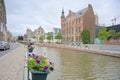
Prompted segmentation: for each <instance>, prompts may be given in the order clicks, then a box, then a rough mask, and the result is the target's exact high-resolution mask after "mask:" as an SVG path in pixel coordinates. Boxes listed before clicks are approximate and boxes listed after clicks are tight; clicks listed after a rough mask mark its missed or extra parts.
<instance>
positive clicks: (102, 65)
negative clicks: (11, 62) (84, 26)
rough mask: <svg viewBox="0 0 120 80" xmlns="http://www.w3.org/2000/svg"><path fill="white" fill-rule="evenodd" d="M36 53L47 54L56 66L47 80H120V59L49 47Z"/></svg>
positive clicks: (38, 48)
mask: <svg viewBox="0 0 120 80" xmlns="http://www.w3.org/2000/svg"><path fill="white" fill-rule="evenodd" d="M34 53H36V54H39V55H41V54H44V53H46V56H47V57H48V58H49V59H50V60H51V61H53V62H54V64H55V70H54V72H51V74H49V75H48V77H47V80H120V58H115V57H109V56H103V55H97V54H90V53H84V52H79V51H72V50H66V49H57V48H47V47H36V48H35V50H34Z"/></svg>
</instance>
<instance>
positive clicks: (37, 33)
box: [26, 26, 45, 42]
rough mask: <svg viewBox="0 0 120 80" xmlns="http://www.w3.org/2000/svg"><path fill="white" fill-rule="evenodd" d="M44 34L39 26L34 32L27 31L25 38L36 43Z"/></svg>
mask: <svg viewBox="0 0 120 80" xmlns="http://www.w3.org/2000/svg"><path fill="white" fill-rule="evenodd" d="M44 34H45V31H44V29H43V28H42V27H41V26H40V27H39V28H38V29H36V30H34V31H32V30H31V29H27V31H26V35H27V38H28V39H29V40H32V41H36V42H39V38H40V36H42V35H44ZM33 39H34V40H33Z"/></svg>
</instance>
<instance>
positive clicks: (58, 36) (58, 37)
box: [55, 32, 62, 41]
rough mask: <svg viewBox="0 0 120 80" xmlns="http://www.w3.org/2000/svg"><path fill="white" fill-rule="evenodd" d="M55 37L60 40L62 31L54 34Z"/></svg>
mask: <svg viewBox="0 0 120 80" xmlns="http://www.w3.org/2000/svg"><path fill="white" fill-rule="evenodd" d="M55 39H59V41H60V39H62V33H60V32H59V33H57V35H56V36H55Z"/></svg>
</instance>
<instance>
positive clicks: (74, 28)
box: [61, 4, 95, 43]
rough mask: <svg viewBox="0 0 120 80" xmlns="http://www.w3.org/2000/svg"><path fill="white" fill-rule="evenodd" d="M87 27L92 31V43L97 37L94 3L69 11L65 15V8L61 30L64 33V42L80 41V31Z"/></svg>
mask: <svg viewBox="0 0 120 80" xmlns="http://www.w3.org/2000/svg"><path fill="white" fill-rule="evenodd" d="M84 29H87V30H89V31H90V43H93V42H94V38H95V15H94V11H93V8H92V5H90V4H89V5H88V7H87V8H85V9H82V10H80V11H78V12H72V11H71V10H70V11H69V14H68V15H67V16H66V17H65V15H64V10H62V15H61V31H62V35H63V39H62V42H80V41H81V35H80V33H81V32H82V31H83V30H84Z"/></svg>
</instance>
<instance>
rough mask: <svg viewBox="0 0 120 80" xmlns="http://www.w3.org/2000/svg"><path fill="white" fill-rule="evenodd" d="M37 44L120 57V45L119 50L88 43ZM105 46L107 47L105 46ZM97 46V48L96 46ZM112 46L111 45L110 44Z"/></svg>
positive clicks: (38, 44)
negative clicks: (81, 44) (79, 44)
mask: <svg viewBox="0 0 120 80" xmlns="http://www.w3.org/2000/svg"><path fill="white" fill-rule="evenodd" d="M35 45H37V46H45V47H54V48H61V49H70V50H76V51H81V52H88V53H94V54H101V55H106V56H113V57H120V50H119V49H120V46H117V48H118V49H117V50H110V49H107V48H106V49H104V48H105V47H106V46H105V45H103V46H102V47H101V46H100V48H103V49H100V48H99V46H97V45H96V46H92V47H90V46H89V45H87V47H85V45H84V46H82V47H81V46H78V47H77V46H71V45H59V44H47V43H35ZM104 46H105V47H104ZM94 47H95V48H94ZM110 47H111V46H110ZM112 48H114V46H113V47H112Z"/></svg>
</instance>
